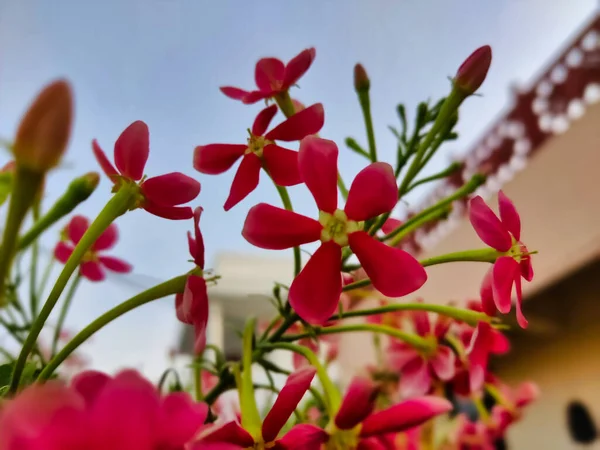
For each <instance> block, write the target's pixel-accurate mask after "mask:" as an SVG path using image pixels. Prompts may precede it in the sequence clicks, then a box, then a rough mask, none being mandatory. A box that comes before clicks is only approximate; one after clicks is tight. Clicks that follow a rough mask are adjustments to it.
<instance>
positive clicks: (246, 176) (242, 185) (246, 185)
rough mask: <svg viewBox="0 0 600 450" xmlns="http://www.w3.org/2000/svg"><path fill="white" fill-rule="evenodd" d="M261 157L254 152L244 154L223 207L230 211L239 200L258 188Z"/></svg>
mask: <svg viewBox="0 0 600 450" xmlns="http://www.w3.org/2000/svg"><path fill="white" fill-rule="evenodd" d="M260 168H261V163H260V158H259V157H258V156H256V155H255V154H254V153H249V154H247V155H244V158H243V159H242V163H241V164H240V167H238V170H237V172H236V174H235V177H234V178H233V182H232V183H231V189H230V191H229V197H227V200H226V201H225V205H223V208H224V209H225V211H229V210H230V209H231V208H233V207H234V206H235V205H237V204H238V203H239V202H241V201H242V200H244V199H245V198H246V197H247V196H248V194H250V192H252V191H253V190H254V189H256V186H258V178H259V175H260Z"/></svg>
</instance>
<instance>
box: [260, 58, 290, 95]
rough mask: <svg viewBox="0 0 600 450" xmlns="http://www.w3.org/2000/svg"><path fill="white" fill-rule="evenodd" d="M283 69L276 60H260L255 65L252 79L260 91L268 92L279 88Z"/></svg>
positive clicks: (280, 63)
mask: <svg viewBox="0 0 600 450" xmlns="http://www.w3.org/2000/svg"><path fill="white" fill-rule="evenodd" d="M284 70H285V67H284V65H283V63H282V62H281V61H280V60H278V59H277V58H262V59H260V60H258V62H257V63H256V69H255V71H254V79H255V81H256V85H257V86H258V88H259V89H260V90H261V91H270V90H272V89H274V88H275V87H276V86H280V85H281V82H282V81H283V73H284Z"/></svg>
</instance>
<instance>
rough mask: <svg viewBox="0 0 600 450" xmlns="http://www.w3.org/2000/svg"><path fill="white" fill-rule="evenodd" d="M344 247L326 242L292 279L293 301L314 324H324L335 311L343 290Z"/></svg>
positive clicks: (291, 300)
mask: <svg viewBox="0 0 600 450" xmlns="http://www.w3.org/2000/svg"><path fill="white" fill-rule="evenodd" d="M341 257H342V249H341V248H340V246H339V245H337V244H336V243H334V242H333V241H330V242H325V243H323V244H321V246H320V247H319V248H318V249H317V251H316V252H315V253H314V255H312V257H311V258H310V259H309V260H308V263H307V264H306V266H304V268H303V269H302V271H301V272H300V273H299V274H298V276H297V277H296V278H295V279H294V281H293V282H292V285H291V287H290V292H289V302H290V304H291V305H292V308H294V310H295V311H296V312H297V313H298V315H299V316H300V317H301V318H302V319H303V320H305V321H306V322H308V323H310V324H311V325H323V324H324V323H325V322H327V320H328V319H329V318H330V317H331V315H332V314H333V313H334V312H335V310H336V309H337V306H338V302H339V299H340V295H341V293H342V277H341V275H340V266H341Z"/></svg>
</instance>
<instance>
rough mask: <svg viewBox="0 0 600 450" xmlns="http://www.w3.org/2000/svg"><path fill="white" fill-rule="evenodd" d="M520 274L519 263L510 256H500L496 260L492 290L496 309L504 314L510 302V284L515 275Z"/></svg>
mask: <svg viewBox="0 0 600 450" xmlns="http://www.w3.org/2000/svg"><path fill="white" fill-rule="evenodd" d="M516 275H518V277H520V276H521V272H520V268H519V263H517V262H516V261H515V260H514V259H513V258H512V256H502V257H500V258H498V259H497V260H496V262H495V263H494V266H493V272H492V292H493V294H494V302H495V303H496V307H497V308H498V311H500V312H501V313H502V314H506V313H508V312H509V311H510V308H511V304H512V298H511V297H512V295H511V294H512V286H513V283H514V281H515V276H516Z"/></svg>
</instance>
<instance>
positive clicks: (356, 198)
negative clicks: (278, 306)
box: [242, 136, 427, 324]
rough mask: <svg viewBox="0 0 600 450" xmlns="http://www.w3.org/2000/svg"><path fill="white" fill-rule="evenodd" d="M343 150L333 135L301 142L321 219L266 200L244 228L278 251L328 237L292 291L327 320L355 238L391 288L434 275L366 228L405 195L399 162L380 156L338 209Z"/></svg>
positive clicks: (307, 313)
mask: <svg viewBox="0 0 600 450" xmlns="http://www.w3.org/2000/svg"><path fill="white" fill-rule="evenodd" d="M337 157H338V149H337V146H336V145H335V143H334V142H332V141H328V140H325V139H320V138H317V137H314V136H308V137H306V138H304V139H303V140H302V142H301V143H300V151H299V156H298V168H299V171H300V175H301V177H302V180H303V181H304V182H305V183H306V186H307V187H308V189H309V190H310V191H311V193H312V195H313V197H314V198H315V201H316V203H317V206H318V208H319V220H314V219H311V218H309V217H306V216H303V215H300V214H298V213H295V212H293V211H287V210H284V209H281V208H277V207H275V206H271V205H268V204H265V203H260V204H258V205H256V206H254V207H253V208H252V209H250V211H249V212H248V216H247V217H246V221H245V223H244V228H243V231H242V235H243V236H244V237H245V238H246V240H247V241H248V242H250V243H251V244H253V245H256V246H257V247H261V248H265V249H272V250H281V249H286V248H290V247H295V246H298V245H301V244H306V243H309V242H314V241H318V240H320V241H321V246H320V247H319V248H318V249H317V251H316V252H315V253H314V255H313V256H312V257H311V258H310V260H309V261H308V263H307V264H306V266H305V267H304V269H303V270H302V271H301V272H300V274H299V275H298V276H297V277H296V278H295V279H294V281H293V282H292V285H291V287H290V291H289V301H290V304H291V305H292V307H293V308H294V310H295V311H296V312H297V313H298V315H299V316H300V317H302V319H304V320H305V321H307V322H309V323H311V324H323V323H325V322H326V321H327V319H329V317H330V316H331V315H332V314H333V312H334V311H335V309H336V307H337V305H338V301H339V299H340V294H341V291H342V277H341V274H340V270H341V257H342V248H343V247H346V246H348V245H349V246H350V248H351V249H352V251H353V252H354V253H355V254H356V256H357V257H358V260H359V261H360V263H361V264H362V267H363V268H364V270H365V272H366V273H367V275H368V276H369V277H370V279H371V282H372V283H373V286H374V287H375V288H376V289H377V290H379V291H380V292H381V293H382V294H384V295H387V296H390V297H399V296H402V295H406V294H409V293H411V292H414V291H415V290H417V289H419V288H420V287H421V286H422V285H423V283H425V280H426V279H427V274H426V273H425V270H424V269H423V267H422V266H421V265H420V264H419V262H418V261H417V260H416V259H415V258H414V257H412V256H411V255H410V254H408V253H407V252H405V251H403V250H400V249H397V248H392V247H390V246H388V245H386V244H384V243H382V242H380V241H379V240H377V239H376V238H374V237H373V236H371V235H369V233H367V232H366V231H363V227H364V221H366V220H369V219H372V218H374V217H377V216H379V215H380V214H383V213H386V212H389V211H391V210H392V209H393V208H394V206H395V205H396V203H397V201H398V188H397V185H396V179H395V177H394V171H393V169H392V167H391V166H390V165H389V164H386V163H373V164H370V165H369V166H367V167H366V168H364V169H363V170H362V171H361V172H359V174H358V175H357V176H356V178H355V179H354V181H353V183H352V185H351V187H350V192H349V194H348V200H347V202H346V205H345V207H344V209H343V210H342V209H338V192H337Z"/></svg>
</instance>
